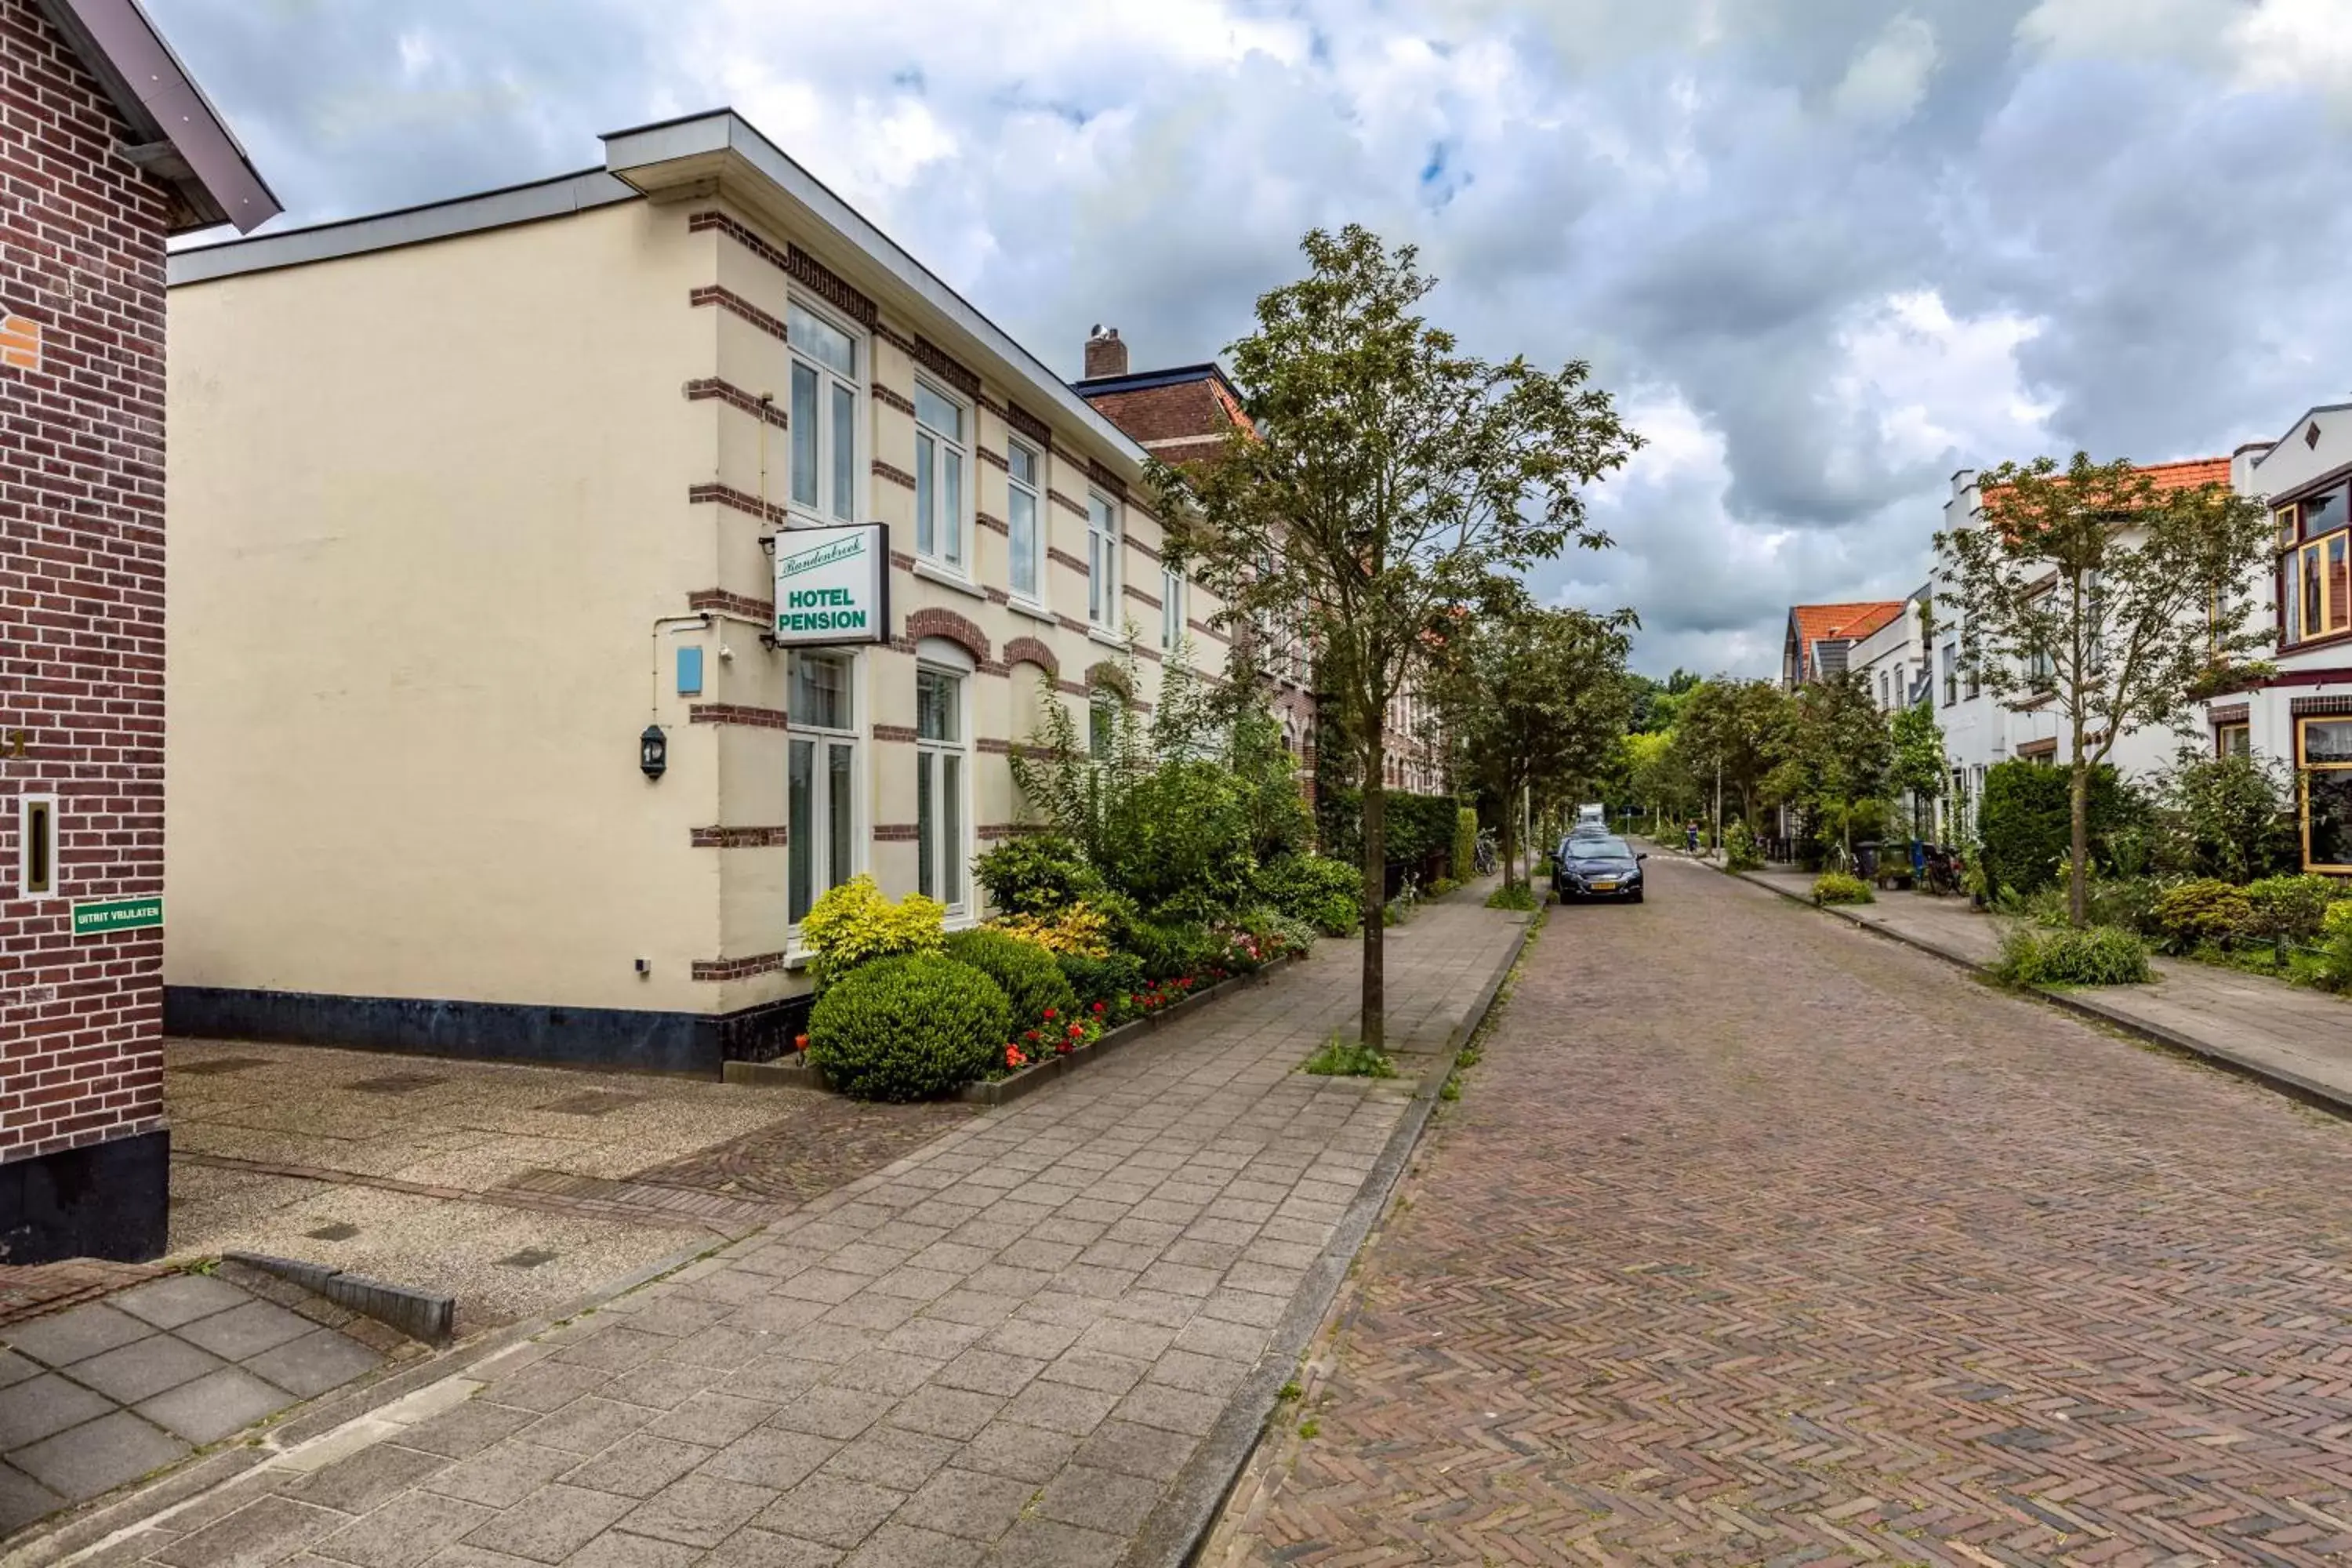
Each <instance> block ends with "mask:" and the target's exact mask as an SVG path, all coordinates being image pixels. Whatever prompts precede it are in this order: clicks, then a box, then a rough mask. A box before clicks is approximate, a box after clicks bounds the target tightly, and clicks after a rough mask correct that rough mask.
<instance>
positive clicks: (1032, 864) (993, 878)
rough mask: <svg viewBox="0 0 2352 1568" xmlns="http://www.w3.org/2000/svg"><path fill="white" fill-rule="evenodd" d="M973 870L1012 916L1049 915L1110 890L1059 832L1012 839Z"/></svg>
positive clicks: (975, 863) (998, 904)
mask: <svg viewBox="0 0 2352 1568" xmlns="http://www.w3.org/2000/svg"><path fill="white" fill-rule="evenodd" d="M971 874H972V876H973V877H974V878H976V879H978V880H979V882H980V885H981V886H982V887H983V888H985V889H988V898H989V901H990V902H991V903H992V904H994V905H995V906H996V907H997V908H998V909H999V910H1003V912H1004V913H1006V914H1008V915H1050V914H1054V913H1055V912H1056V911H1058V910H1064V909H1066V908H1068V907H1069V906H1070V905H1072V904H1074V903H1077V902H1079V901H1080V900H1087V899H1093V898H1096V897H1097V896H1099V895H1100V894H1101V893H1102V892H1104V891H1105V888H1104V884H1103V879H1102V873H1101V872H1099V871H1097V870H1096V869H1095V868H1093V867H1092V866H1091V865H1089V864H1087V858H1086V855H1085V853H1084V852H1083V851H1081V850H1080V849H1079V847H1078V846H1077V844H1076V842H1075V841H1074V840H1072V839H1069V838H1066V837H1063V836H1062V835H1061V834H1058V833H1024V834H1021V835H1019V836H1018V837H1012V838H1007V839H1005V840H1004V841H1003V843H1001V844H999V845H998V846H997V847H995V848H993V849H992V850H990V851H989V852H988V853H987V854H985V855H982V857H981V858H979V859H977V860H974V861H973V862H972V863H971Z"/></svg>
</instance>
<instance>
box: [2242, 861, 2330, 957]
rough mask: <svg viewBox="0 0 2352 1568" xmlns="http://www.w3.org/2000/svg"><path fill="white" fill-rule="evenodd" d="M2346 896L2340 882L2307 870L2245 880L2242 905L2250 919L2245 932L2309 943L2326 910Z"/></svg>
mask: <svg viewBox="0 0 2352 1568" xmlns="http://www.w3.org/2000/svg"><path fill="white" fill-rule="evenodd" d="M2346 897H2347V889H2345V886H2344V884H2343V883H2341V882H2338V881H2337V880H2336V879H2334V878H2333V877H2315V876H2312V875H2310V874H2309V873H2305V874H2304V875H2302V876H2295V877H2264V878H2263V879H2262V880H2261V881H2259V882H2249V883H2248V884H2247V885H2246V904H2247V909H2248V911H2249V914H2250V916H2251V918H2250V919H2249V920H2248V921H2247V924H2246V930H2247V932H2248V934H2249V935H2252V936H2263V937H2274V938H2277V939H2279V940H2282V941H2285V942H2309V941H2310V940H2311V939H2312V938H2314V937H2316V936H2317V935H2318V934H2319V931H2320V925H2321V922H2323V921H2326V919H2327V911H2328V910H2330V909H2332V908H2334V907H2335V905H2336V902H2337V901H2338V900H2342V899H2344V898H2346Z"/></svg>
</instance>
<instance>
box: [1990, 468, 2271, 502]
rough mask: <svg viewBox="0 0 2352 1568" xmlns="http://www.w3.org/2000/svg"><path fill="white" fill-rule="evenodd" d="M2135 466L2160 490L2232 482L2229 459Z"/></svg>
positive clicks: (1992, 491)
mask: <svg viewBox="0 0 2352 1568" xmlns="http://www.w3.org/2000/svg"><path fill="white" fill-rule="evenodd" d="M2134 466H2135V467H2136V468H2138V470H2139V471H2140V472H2141V473H2143V474H2146V475H2147V477H2148V478H2149V479H2154V480H2155V481H2156V488H2157V489H2158V490H2193V489H2197V488H2198V487H2199V486H2200V485H2227V484H2228V483H2229V482H2230V459H2229V458H2183V459H2181V460H2180V461H2179V462H2177V463H2139V464H2136V465H2134ZM2060 477H2062V478H2063V475H2062V476H2060ZM2007 488H2008V487H2007V486H2004V485H1996V486H1994V487H1993V488H1992V489H1988V490H1986V491H1985V492H1984V493H1985V496H1986V498H1987V500H1990V499H1991V498H1992V497H1994V496H1997V495H1999V494H2000V492H2001V491H2002V490H2003V489H2007Z"/></svg>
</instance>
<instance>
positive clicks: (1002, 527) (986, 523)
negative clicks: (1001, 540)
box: [972, 511, 1013, 539]
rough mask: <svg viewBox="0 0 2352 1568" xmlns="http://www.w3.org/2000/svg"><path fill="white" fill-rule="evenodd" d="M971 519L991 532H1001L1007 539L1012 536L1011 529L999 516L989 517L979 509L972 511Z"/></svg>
mask: <svg viewBox="0 0 2352 1568" xmlns="http://www.w3.org/2000/svg"><path fill="white" fill-rule="evenodd" d="M972 521H975V522H977V523H979V524H980V526H981V527H982V528H984V529H986V530H988V531H989V532H991V533H1001V534H1003V535H1004V536H1005V537H1006V538H1007V539H1010V538H1012V537H1013V530H1012V529H1011V527H1009V526H1008V525H1007V524H1006V523H1005V521H1004V520H1003V518H1001V517H991V516H990V515H989V514H988V513H986V512H984V511H979V512H974V513H972Z"/></svg>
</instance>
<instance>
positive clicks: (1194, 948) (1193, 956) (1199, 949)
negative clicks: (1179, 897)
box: [1131, 921, 1224, 980]
mask: <svg viewBox="0 0 2352 1568" xmlns="http://www.w3.org/2000/svg"><path fill="white" fill-rule="evenodd" d="M1131 943H1132V950H1133V952H1134V953H1135V961H1136V962H1137V963H1139V964H1140V965H1142V967H1143V977H1144V978H1145V979H1146V980H1181V979H1183V978H1184V977H1185V976H1186V975H1190V974H1198V973H1201V972H1202V970H1204V969H1206V968H1208V967H1209V966H1210V965H1211V964H1213V963H1215V962H1216V961H1217V960H1218V959H1219V958H1220V957H1222V956H1223V953H1224V943H1223V942H1222V941H1220V940H1219V939H1218V937H1217V934H1216V933H1215V932H1214V931H1211V930H1210V929H1209V928H1208V927H1207V926H1205V925H1202V924H1201V923H1199V922H1198V921H1137V922H1136V924H1135V931H1134V933H1133V936H1132V938H1131Z"/></svg>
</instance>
